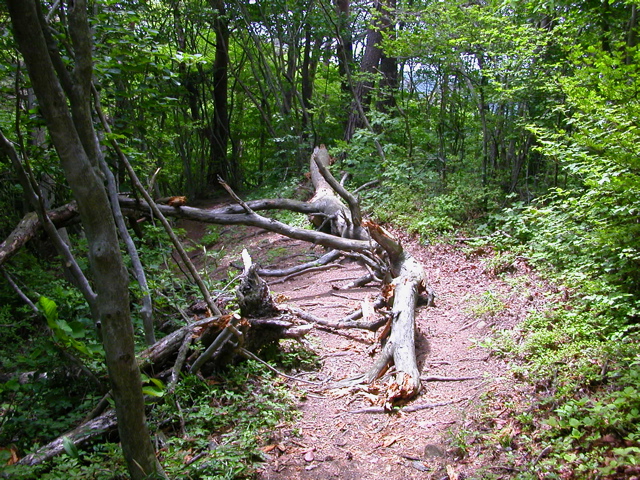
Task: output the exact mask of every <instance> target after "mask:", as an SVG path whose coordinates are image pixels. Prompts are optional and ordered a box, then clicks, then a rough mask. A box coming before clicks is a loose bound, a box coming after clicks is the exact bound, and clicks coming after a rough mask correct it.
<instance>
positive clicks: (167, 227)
mask: <svg viewBox="0 0 640 480" xmlns="http://www.w3.org/2000/svg"><path fill="white" fill-rule="evenodd" d="M92 87H93V90H94V93H95V87H94V86H92ZM96 111H97V112H98V116H99V117H100V121H101V122H102V126H103V128H104V129H105V131H106V132H107V133H111V127H110V126H109V123H108V122H107V120H106V118H105V116H104V114H103V112H102V109H101V108H100V104H99V102H96ZM110 142H111V146H112V147H113V149H114V151H115V152H116V154H117V155H118V158H119V159H120V161H121V162H122V164H123V165H124V166H125V169H126V170H127V173H128V174H129V177H130V178H131V182H132V183H133V185H134V187H135V188H136V189H137V190H138V191H139V192H140V194H141V195H142V196H143V197H144V199H145V200H146V202H147V204H148V206H149V208H150V209H151V211H152V212H153V214H154V215H155V216H156V217H157V218H158V220H160V223H162V226H163V227H164V229H165V231H166V232H167V234H168V235H169V238H170V239H171V242H172V243H173V246H174V248H175V249H176V251H177V252H178V254H179V255H180V258H181V259H182V261H183V262H184V264H185V265H186V266H187V268H188V270H189V273H191V277H192V278H193V280H194V281H195V282H196V285H198V288H199V289H200V292H201V293H202V296H203V297H204V300H205V302H207V306H208V307H209V310H210V311H211V313H213V314H215V315H222V312H221V311H220V309H219V308H218V306H217V305H216V304H215V303H214V302H213V300H212V299H211V295H210V294H209V290H208V289H207V286H206V285H205V284H204V282H203V281H202V278H201V277H200V274H199V273H198V271H197V270H196V267H195V266H194V265H193V263H192V262H191V259H189V256H188V255H187V252H186V251H185V250H184V247H183V246H182V243H180V240H179V239H178V237H177V236H176V234H175V232H174V231H173V228H171V225H169V222H168V221H167V219H166V218H165V216H164V215H163V214H162V211H161V210H160V209H159V207H158V205H157V204H156V203H155V202H154V201H153V199H152V198H151V195H149V193H148V192H147V190H146V189H145V188H144V185H142V182H140V179H139V178H138V176H137V175H136V172H135V170H134V169H133V167H132V166H131V163H130V162H129V158H128V157H127V156H126V155H125V154H124V152H123V151H122V149H121V148H120V145H119V144H118V142H117V140H116V139H115V138H114V137H112V138H111V139H110ZM121 206H122V204H121ZM167 207H168V208H171V209H173V210H180V207H171V206H167Z"/></svg>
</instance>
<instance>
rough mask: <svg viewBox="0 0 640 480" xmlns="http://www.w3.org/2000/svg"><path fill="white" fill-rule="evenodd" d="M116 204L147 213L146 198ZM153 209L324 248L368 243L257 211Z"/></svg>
mask: <svg viewBox="0 0 640 480" xmlns="http://www.w3.org/2000/svg"><path fill="white" fill-rule="evenodd" d="M120 204H121V205H122V206H123V207H126V208H129V209H131V210H136V211H141V212H146V213H150V211H151V207H150V206H149V204H148V203H147V202H143V201H140V200H135V199H133V198H127V197H123V196H120ZM157 209H158V210H159V211H160V212H161V213H162V214H163V215H166V216H168V217H177V218H185V219H188V220H195V221H200V222H204V223H215V224H218V225H248V226H252V227H258V228H262V229H264V230H267V231H270V232H274V233H279V234H281V235H284V236H286V237H289V238H294V239H296V240H303V241H305V242H310V243H313V244H316V245H322V246H325V247H328V248H334V249H338V250H344V251H349V252H366V251H369V250H370V248H371V245H370V243H369V242H367V241H363V240H352V239H349V238H342V237H336V236H335V235H330V234H328V233H323V232H316V231H313V230H306V229H304V228H296V227H291V226H290V225H287V224H285V223H282V222H279V221H277V220H273V219H271V218H267V217H263V216H261V215H259V214H257V213H255V212H254V213H253V214H247V213H243V214H229V213H216V212H215V211H211V210H203V209H199V208H193V207H180V208H179V209H178V208H173V207H169V206H166V205H157Z"/></svg>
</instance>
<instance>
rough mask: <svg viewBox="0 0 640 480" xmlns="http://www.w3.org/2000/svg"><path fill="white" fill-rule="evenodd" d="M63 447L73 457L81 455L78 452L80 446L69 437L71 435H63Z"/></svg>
mask: <svg viewBox="0 0 640 480" xmlns="http://www.w3.org/2000/svg"><path fill="white" fill-rule="evenodd" d="M62 447H63V448H64V451H65V452H67V455H69V456H70V457H72V458H78V457H79V456H80V452H78V447H76V446H75V444H74V443H73V442H72V441H71V440H70V439H69V437H62Z"/></svg>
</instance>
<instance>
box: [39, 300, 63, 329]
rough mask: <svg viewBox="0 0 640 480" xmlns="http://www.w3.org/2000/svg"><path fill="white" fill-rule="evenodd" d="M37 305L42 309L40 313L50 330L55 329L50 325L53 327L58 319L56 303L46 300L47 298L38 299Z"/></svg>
mask: <svg viewBox="0 0 640 480" xmlns="http://www.w3.org/2000/svg"><path fill="white" fill-rule="evenodd" d="M38 303H39V304H40V306H41V307H42V312H43V313H44V316H45V318H46V319H47V323H48V324H49V327H51V328H52V329H53V328H55V327H54V326H52V324H54V325H55V322H56V320H57V319H58V306H57V305H56V302H54V301H53V300H50V299H48V298H47V297H40V299H39V300H38Z"/></svg>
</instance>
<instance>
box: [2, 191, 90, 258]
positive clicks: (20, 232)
mask: <svg viewBox="0 0 640 480" xmlns="http://www.w3.org/2000/svg"><path fill="white" fill-rule="evenodd" d="M47 215H48V216H49V218H50V219H51V221H52V222H53V224H54V225H55V226H56V227H58V228H62V227H65V226H67V225H69V224H71V223H73V222H76V221H79V218H80V217H79V216H78V206H77V205H76V202H71V203H67V204H66V205H63V206H61V207H58V208H56V209H54V210H50V211H49V212H47ZM41 228H42V224H41V222H40V220H39V219H38V215H36V213H35V212H29V213H27V214H26V215H25V216H24V217H23V218H22V220H20V223H18V225H16V228H14V229H13V231H12V232H11V233H10V234H9V236H8V237H7V238H6V239H5V240H4V241H3V242H2V243H0V266H1V265H3V264H4V263H6V261H7V260H9V259H10V258H11V257H12V256H14V255H15V254H16V253H18V251H19V250H20V249H21V248H22V247H23V246H24V245H25V244H26V243H27V242H28V241H29V240H31V239H32V238H34V237H35V236H36V235H37V234H38V232H39V231H40V229H41Z"/></svg>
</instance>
